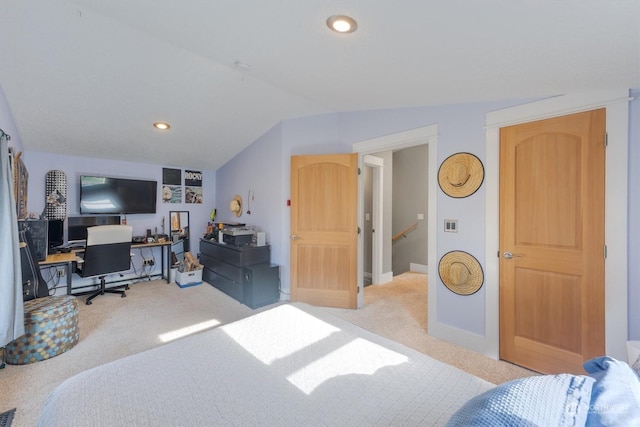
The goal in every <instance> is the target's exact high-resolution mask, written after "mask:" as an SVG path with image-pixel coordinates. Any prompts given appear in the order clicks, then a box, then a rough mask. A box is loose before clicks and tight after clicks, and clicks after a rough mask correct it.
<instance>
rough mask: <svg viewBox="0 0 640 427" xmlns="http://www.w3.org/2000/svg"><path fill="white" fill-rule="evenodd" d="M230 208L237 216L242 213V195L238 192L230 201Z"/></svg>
mask: <svg viewBox="0 0 640 427" xmlns="http://www.w3.org/2000/svg"><path fill="white" fill-rule="evenodd" d="M229 209H230V210H231V213H232V214H234V215H235V216H240V215H242V196H241V195H239V194H236V195H235V196H233V199H232V200H231V201H230V202H229Z"/></svg>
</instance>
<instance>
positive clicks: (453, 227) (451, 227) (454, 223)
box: [444, 219, 458, 233]
mask: <svg viewBox="0 0 640 427" xmlns="http://www.w3.org/2000/svg"><path fill="white" fill-rule="evenodd" d="M444 231H446V232H447V233H457V232H458V220H457V219H445V220H444Z"/></svg>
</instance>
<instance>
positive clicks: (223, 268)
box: [200, 253, 242, 283]
mask: <svg viewBox="0 0 640 427" xmlns="http://www.w3.org/2000/svg"><path fill="white" fill-rule="evenodd" d="M200 264H202V265H204V266H205V267H206V268H208V269H210V270H211V271H213V272H214V273H216V274H219V275H221V276H224V277H226V278H227V279H230V280H232V281H234V282H236V283H242V268H241V267H236V266H235V265H231V264H227V263H226V262H223V261H220V260H219V259H216V258H211V257H210V256H207V255H204V254H202V253H201V254H200Z"/></svg>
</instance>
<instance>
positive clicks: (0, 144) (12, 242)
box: [0, 130, 24, 347]
mask: <svg viewBox="0 0 640 427" xmlns="http://www.w3.org/2000/svg"><path fill="white" fill-rule="evenodd" d="M8 139H9V137H8V135H6V134H5V133H4V132H2V130H0V347H4V346H5V345H6V344H7V343H10V342H11V341H13V340H15V339H16V338H18V337H20V336H22V335H24V301H23V300H22V269H21V266H20V249H19V246H18V245H19V239H18V218H17V214H16V199H15V197H14V194H13V171H12V169H11V164H10V159H9V146H8V143H7V141H8Z"/></svg>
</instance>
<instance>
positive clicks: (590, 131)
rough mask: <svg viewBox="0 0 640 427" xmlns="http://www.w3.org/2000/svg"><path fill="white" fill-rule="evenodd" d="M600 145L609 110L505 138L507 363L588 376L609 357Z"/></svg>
mask: <svg viewBox="0 0 640 427" xmlns="http://www.w3.org/2000/svg"><path fill="white" fill-rule="evenodd" d="M604 137H605V110H604V109H601V110H594V111H589V112H585V113H579V114H572V115H568V116H563V117H557V118H552V119H548V120H542V121H537V122H532V123H527V124H522V125H516V126H511V127H506V128H503V129H501V131H500V253H499V256H500V358H502V359H504V360H507V361H510V362H512V363H515V364H517V365H521V366H524V367H527V368H530V369H532V370H534V371H538V372H541V373H559V372H573V373H584V371H583V369H582V364H583V362H584V361H586V360H588V359H590V358H592V357H595V356H600V355H603V354H604V352H605V324H604V313H605V310H604V244H605V242H604V238H605V236H604V196H605V192H604V184H605V183H604V178H605V143H604ZM509 254H512V255H511V257H510V255H509Z"/></svg>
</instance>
